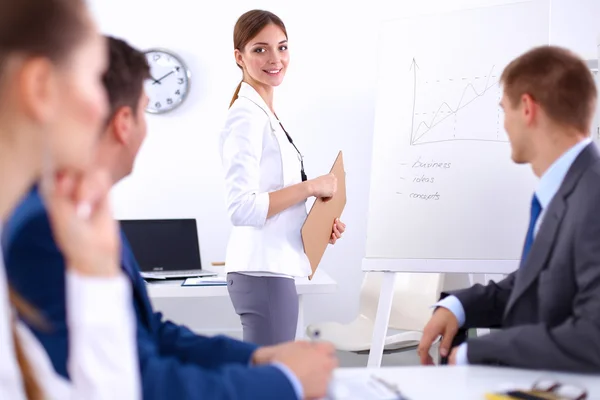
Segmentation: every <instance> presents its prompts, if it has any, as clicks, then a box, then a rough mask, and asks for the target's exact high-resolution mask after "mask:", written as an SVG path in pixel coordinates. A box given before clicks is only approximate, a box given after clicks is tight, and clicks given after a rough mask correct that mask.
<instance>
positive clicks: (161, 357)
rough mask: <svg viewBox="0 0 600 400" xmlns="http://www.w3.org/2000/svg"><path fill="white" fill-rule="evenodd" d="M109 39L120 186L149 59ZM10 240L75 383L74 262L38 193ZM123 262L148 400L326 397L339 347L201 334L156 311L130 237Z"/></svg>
mask: <svg viewBox="0 0 600 400" xmlns="http://www.w3.org/2000/svg"><path fill="white" fill-rule="evenodd" d="M108 42H109V49H110V65H109V68H108V71H107V72H106V74H105V77H104V85H105V87H106V90H107V93H108V98H109V102H110V108H111V116H110V119H109V120H108V121H107V125H106V131H105V132H104V133H103V135H102V136H101V137H100V139H99V140H100V143H99V146H98V153H97V165H98V167H99V168H106V169H108V170H109V171H110V172H111V173H112V176H113V178H114V182H115V183H116V182H118V181H119V180H120V179H122V178H123V177H125V176H127V175H128V174H129V173H130V172H131V170H132V168H133V163H134V159H135V156H136V154H137V152H138V150H139V148H140V146H141V144H142V141H143V139H144V137H145V135H146V122H145V117H144V108H145V107H146V105H147V102H148V99H147V97H146V95H145V93H144V90H143V83H144V81H145V80H146V78H150V72H149V67H148V64H147V62H146V58H145V56H144V54H142V53H140V52H138V51H137V50H135V49H133V48H131V47H130V46H129V45H127V44H126V43H125V42H123V41H121V40H118V39H114V38H109V39H108ZM4 235H5V236H4V239H5V241H4V243H3V245H4V249H5V253H4V254H5V258H6V268H7V271H8V276H9V280H10V282H11V284H12V285H13V287H14V288H15V289H16V290H18V292H19V293H20V294H21V295H22V296H23V297H24V298H25V299H26V300H27V301H29V302H30V303H31V304H32V305H33V306H34V307H36V308H37V309H38V310H40V311H41V313H42V314H43V315H44V316H45V317H46V319H47V322H49V323H50V326H51V328H52V329H51V330H49V331H44V330H40V329H36V327H32V328H33V330H34V331H35V334H36V335H37V337H38V338H39V340H40V341H41V342H42V344H43V345H44V347H45V348H46V350H47V352H48V354H49V355H50V358H51V359H52V362H53V365H54V368H55V369H56V370H57V372H58V373H60V374H62V375H63V376H65V377H68V376H67V368H66V365H67V357H68V354H67V353H68V344H67V340H68V335H67V329H68V326H67V324H66V315H65V313H66V310H65V281H64V279H65V276H64V273H65V265H64V259H63V257H62V255H61V253H60V252H59V249H58V248H57V246H56V243H55V242H54V239H53V237H52V234H51V230H50V225H49V222H48V216H47V214H46V210H45V209H44V205H43V204H42V200H41V199H40V196H39V195H38V193H37V191H36V190H35V189H34V190H33V191H32V192H31V193H30V194H29V196H28V197H27V198H26V199H25V200H24V201H23V202H22V204H21V205H20V206H19V208H18V209H17V210H16V211H15V213H14V214H13V216H12V217H11V219H10V220H9V221H8V223H7V225H6V226H5V230H4ZM121 264H122V268H123V270H124V271H125V272H126V274H127V275H128V276H129V278H130V280H131V283H132V286H133V298H132V301H133V303H134V305H135V309H136V314H137V339H138V355H139V361H140V369H141V376H142V384H143V394H144V398H145V399H157V400H159V399H178V400H187V399H190V400H191V399H198V400H200V399H282V400H285V399H301V398H304V397H307V398H317V397H320V396H323V395H325V393H326V390H327V383H328V380H329V378H330V377H331V373H332V371H333V369H334V368H335V366H336V360H335V357H334V349H333V347H332V346H331V345H328V344H324V343H320V344H314V343H307V342H298V343H290V344H283V345H280V346H276V347H265V348H257V347H256V346H254V345H251V344H247V343H243V342H240V341H237V340H233V339H228V338H225V337H214V338H206V337H202V336H198V335H195V334H194V333H192V332H191V331H190V330H188V329H187V328H185V327H182V326H178V325H175V324H173V323H171V322H165V321H163V320H162V318H161V315H160V314H158V313H154V312H153V310H152V306H151V304H150V301H149V299H148V295H147V293H146V288H145V283H144V281H143V280H142V278H141V276H140V274H139V267H138V265H137V263H136V261H135V258H134V257H133V254H132V252H131V250H130V248H129V245H128V244H127V240H126V238H125V237H124V236H122V261H121ZM33 277H35V279H33ZM114 362H115V363H118V362H119V360H114Z"/></svg>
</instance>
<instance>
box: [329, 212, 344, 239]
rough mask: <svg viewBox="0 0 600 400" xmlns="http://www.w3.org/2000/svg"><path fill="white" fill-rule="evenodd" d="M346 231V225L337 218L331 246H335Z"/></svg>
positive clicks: (332, 232)
mask: <svg viewBox="0 0 600 400" xmlns="http://www.w3.org/2000/svg"><path fill="white" fill-rule="evenodd" d="M345 231H346V224H344V223H343V222H342V221H340V219H339V218H336V219H335V221H334V222H333V228H332V230H331V239H329V243H330V244H335V242H337V240H338V239H339V238H341V237H342V234H343V233H344V232H345Z"/></svg>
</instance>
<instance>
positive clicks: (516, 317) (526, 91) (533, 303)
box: [418, 46, 600, 373]
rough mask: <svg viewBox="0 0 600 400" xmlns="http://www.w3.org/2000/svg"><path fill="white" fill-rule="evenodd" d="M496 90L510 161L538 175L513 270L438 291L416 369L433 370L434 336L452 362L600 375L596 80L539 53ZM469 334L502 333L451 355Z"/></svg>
mask: <svg viewBox="0 0 600 400" xmlns="http://www.w3.org/2000/svg"><path fill="white" fill-rule="evenodd" d="M501 84H502V86H503V89H504V96H503V98H502V102H501V105H502V107H503V109H504V112H505V117H504V126H505V128H506V131H507V133H508V137H509V139H510V144H511V148H512V159H513V161H514V162H516V163H519V164H522V163H528V164H530V165H531V168H532V169H533V172H534V173H535V175H536V176H537V177H539V182H538V185H537V188H536V190H535V193H534V195H533V200H532V203H531V218H530V224H529V230H528V232H527V234H526V237H525V244H524V248H523V252H522V257H521V262H520V266H519V268H518V269H517V270H516V271H515V272H513V273H511V274H510V275H508V277H507V278H506V279H504V280H502V281H500V282H498V283H495V282H490V283H488V284H487V285H486V286H482V285H475V286H473V287H471V288H468V289H465V290H458V291H455V292H451V293H444V294H442V298H443V299H442V300H441V301H440V302H439V303H437V304H436V306H437V307H436V309H435V311H434V313H433V316H432V317H431V320H430V321H429V323H428V324H427V326H426V327H425V329H424V333H423V338H422V340H421V343H420V345H419V349H418V352H419V355H420V357H421V362H422V363H423V364H431V363H433V361H432V359H431V357H430V356H429V349H430V347H431V344H432V342H433V341H434V340H435V339H436V338H437V337H439V336H440V335H441V336H442V342H441V344H440V355H441V356H442V357H446V356H448V355H449V363H450V364H459V365H461V364H462V365H465V364H497V365H507V366H512V367H521V368H532V369H550V370H564V371H577V372H595V373H598V372H600V212H599V210H598V207H599V205H600V156H599V154H598V150H597V148H596V146H595V145H594V144H593V143H591V139H590V137H589V136H590V134H589V132H590V129H591V125H592V120H593V115H594V112H595V107H596V100H597V93H596V85H595V83H594V79H593V76H592V74H591V72H590V70H589V69H588V67H587V66H586V64H585V63H584V62H583V61H582V60H581V59H580V58H578V57H577V56H575V55H574V54H572V53H571V52H569V51H567V50H565V49H561V48H557V47H550V46H546V47H540V48H536V49H533V50H531V51H529V52H527V53H525V54H523V55H522V56H520V57H519V58H517V59H516V60H514V61H512V62H511V63H510V64H509V65H508V66H507V67H506V69H505V70H504V72H503V74H502V76H501ZM481 206H482V207H485V204H482V205H481ZM475 327H477V328H487V327H490V328H492V327H494V328H495V327H498V328H502V329H501V330H499V331H495V332H493V333H491V334H489V335H486V336H483V337H477V338H470V339H468V340H467V341H466V342H464V343H462V344H460V345H459V346H457V347H454V348H452V349H451V346H452V344H453V340H454V339H455V337H458V336H459V335H461V334H462V335H464V330H466V329H469V328H475ZM459 330H462V332H459ZM457 334H458V335H457ZM454 344H456V341H454Z"/></svg>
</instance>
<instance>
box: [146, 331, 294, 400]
mask: <svg viewBox="0 0 600 400" xmlns="http://www.w3.org/2000/svg"><path fill="white" fill-rule="evenodd" d="M147 334H148V333H147V331H140V332H138V335H147ZM138 344H139V346H138V351H139V357H140V364H141V365H140V366H141V371H142V386H143V393H144V400H163V399H178V400H203V399H212V400H229V399H231V400H233V399H235V400H246V399H247V400H255V399H261V400H271V399H273V400H297V397H296V393H295V391H294V388H293V386H292V384H291V382H290V381H289V380H288V379H287V377H286V376H285V375H284V373H283V372H282V371H280V370H279V369H277V368H276V367H273V366H261V367H248V366H244V365H240V364H229V365H224V364H223V365H221V366H220V367H218V368H204V367H201V366H199V365H198V364H197V363H196V362H194V363H188V362H185V361H184V360H182V359H181V358H179V357H173V356H167V355H164V354H158V349H157V348H156V346H155V344H154V342H153V341H152V340H151V339H150V338H147V337H146V338H143V337H138ZM161 350H162V349H161ZM192 351H193V349H192ZM161 353H162V351H161ZM208 358H210V357H208ZM195 361H198V360H197V359H196V360H195Z"/></svg>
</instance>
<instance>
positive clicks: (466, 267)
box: [362, 258, 518, 367]
mask: <svg viewBox="0 0 600 400" xmlns="http://www.w3.org/2000/svg"><path fill="white" fill-rule="evenodd" d="M517 268H518V261H514V260H496V261H490V260H394V259H389V260H388V259H369V258H365V259H363V263H362V270H363V271H365V272H381V273H383V278H382V280H381V289H380V292H379V303H378V305H377V314H376V316H375V323H374V326H373V339H372V340H371V349H370V352H369V360H368V362H367V366H369V367H379V366H381V359H382V357H383V347H384V344H385V337H386V335H387V330H388V324H389V321H390V312H391V311H392V300H393V297H394V281H395V278H396V274H397V273H401V272H408V273H422V272H423V273H464V274H469V278H470V281H471V285H473V283H475V276H474V274H497V275H507V274H509V273H511V272H512V271H514V270H515V269H517ZM484 280H485V279H484ZM479 283H484V282H479Z"/></svg>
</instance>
